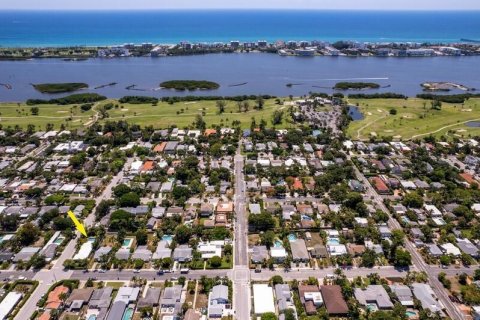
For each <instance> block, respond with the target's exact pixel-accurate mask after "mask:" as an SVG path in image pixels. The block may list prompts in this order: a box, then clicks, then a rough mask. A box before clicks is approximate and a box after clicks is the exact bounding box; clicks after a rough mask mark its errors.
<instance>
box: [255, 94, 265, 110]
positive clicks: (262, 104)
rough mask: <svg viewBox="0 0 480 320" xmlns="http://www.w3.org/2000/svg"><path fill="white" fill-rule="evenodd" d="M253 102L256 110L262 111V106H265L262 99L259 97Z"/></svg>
mask: <svg viewBox="0 0 480 320" xmlns="http://www.w3.org/2000/svg"><path fill="white" fill-rule="evenodd" d="M255 102H256V103H257V109H258V110H262V109H263V106H264V105H265V100H263V97H262V96H261V95H259V96H257V98H256V99H255Z"/></svg>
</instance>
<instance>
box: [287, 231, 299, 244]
mask: <svg viewBox="0 0 480 320" xmlns="http://www.w3.org/2000/svg"><path fill="white" fill-rule="evenodd" d="M296 240H297V236H296V235H294V234H293V233H290V234H289V235H288V241H290V242H292V241H296Z"/></svg>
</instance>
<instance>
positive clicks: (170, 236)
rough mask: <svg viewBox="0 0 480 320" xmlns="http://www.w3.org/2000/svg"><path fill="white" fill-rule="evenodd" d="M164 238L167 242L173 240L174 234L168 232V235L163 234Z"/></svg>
mask: <svg viewBox="0 0 480 320" xmlns="http://www.w3.org/2000/svg"><path fill="white" fill-rule="evenodd" d="M162 240H163V241H167V242H172V240H173V236H172V235H170V234H166V235H164V236H162Z"/></svg>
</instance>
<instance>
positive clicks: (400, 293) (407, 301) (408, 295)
mask: <svg viewBox="0 0 480 320" xmlns="http://www.w3.org/2000/svg"><path fill="white" fill-rule="evenodd" d="M390 289H391V290H392V292H393V293H395V295H396V296H397V298H398V301H400V303H401V305H402V306H404V307H413V306H414V302H413V294H412V290H410V288H409V287H408V286H406V285H403V284H392V285H390Z"/></svg>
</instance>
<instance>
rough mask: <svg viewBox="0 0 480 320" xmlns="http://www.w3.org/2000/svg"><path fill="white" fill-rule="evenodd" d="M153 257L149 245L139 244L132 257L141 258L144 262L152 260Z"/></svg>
mask: <svg viewBox="0 0 480 320" xmlns="http://www.w3.org/2000/svg"><path fill="white" fill-rule="evenodd" d="M151 258H152V252H151V251H150V250H148V248H147V246H138V247H137V249H136V250H135V251H134V252H133V254H132V259H133V260H137V259H140V260H142V261H144V262H148V261H150V259H151Z"/></svg>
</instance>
